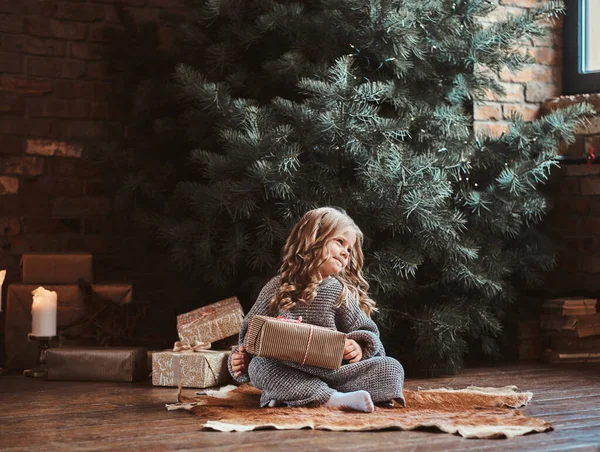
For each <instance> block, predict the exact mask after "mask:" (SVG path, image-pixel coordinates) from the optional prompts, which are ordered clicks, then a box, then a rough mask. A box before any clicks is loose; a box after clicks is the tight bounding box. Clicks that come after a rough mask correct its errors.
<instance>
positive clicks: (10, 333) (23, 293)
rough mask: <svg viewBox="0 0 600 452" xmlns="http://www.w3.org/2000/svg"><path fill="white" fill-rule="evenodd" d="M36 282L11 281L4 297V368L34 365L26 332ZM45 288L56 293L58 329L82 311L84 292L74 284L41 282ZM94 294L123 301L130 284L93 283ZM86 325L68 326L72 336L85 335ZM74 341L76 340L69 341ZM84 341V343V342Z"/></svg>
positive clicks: (129, 298) (79, 316)
mask: <svg viewBox="0 0 600 452" xmlns="http://www.w3.org/2000/svg"><path fill="white" fill-rule="evenodd" d="M38 287H39V285H37V284H36V285H29V284H11V285H10V286H8V289H7V297H6V329H5V331H6V333H5V348H6V367H7V368H9V369H25V368H29V367H34V366H35V365H37V360H38V350H37V342H35V341H33V342H29V341H28V338H27V335H28V334H29V333H31V304H32V303H33V296H32V295H31V292H32V291H33V290H35V289H36V288H38ZM44 287H45V288H46V289H48V290H53V291H55V292H56V293H57V294H58V312H57V326H58V328H57V329H58V330H59V331H60V330H61V328H64V327H65V326H67V325H70V324H73V323H77V321H78V320H80V319H82V317H83V316H84V313H85V303H84V296H85V295H84V294H83V293H82V292H81V289H80V288H79V286H77V285H72V284H70V285H45V286H44ZM92 290H93V291H94V293H96V294H98V295H99V296H102V297H103V298H104V299H107V300H111V301H113V302H114V303H119V304H125V303H130V302H131V301H132V287H131V285H130V284H94V285H92ZM88 327H89V326H88ZM85 328H86V325H85V324H80V325H75V326H73V327H72V328H69V330H68V333H69V334H70V335H73V336H85V334H86V331H85ZM73 343H74V344H76V343H77V341H74V342H73ZM84 343H85V342H84Z"/></svg>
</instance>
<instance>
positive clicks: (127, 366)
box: [46, 347, 149, 382]
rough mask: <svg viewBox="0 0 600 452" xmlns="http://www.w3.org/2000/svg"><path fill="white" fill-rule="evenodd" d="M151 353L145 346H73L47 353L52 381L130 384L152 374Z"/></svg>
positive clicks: (51, 349) (47, 362)
mask: <svg viewBox="0 0 600 452" xmlns="http://www.w3.org/2000/svg"><path fill="white" fill-rule="evenodd" d="M147 359H148V352H147V350H146V349H145V348H142V347H132V348H125V347H114V348H108V347H72V348H71V347H69V348H49V349H48V350H47V351H46V366H47V368H48V380H68V381H126V382H132V381H137V380H143V379H144V378H147V377H148V375H149V372H148V366H147Z"/></svg>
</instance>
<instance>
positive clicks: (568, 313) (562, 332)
mask: <svg viewBox="0 0 600 452" xmlns="http://www.w3.org/2000/svg"><path fill="white" fill-rule="evenodd" d="M596 305H597V300H596V299H595V298H584V297H571V298H556V299H551V300H546V301H545V302H544V304H543V305H542V315H541V317H540V328H541V330H542V331H543V332H544V334H545V336H546V337H547V339H548V345H549V347H548V348H547V349H546V350H545V351H544V353H543V358H544V359H545V360H546V361H548V362H552V363H574V362H600V314H598V313H597V306H596Z"/></svg>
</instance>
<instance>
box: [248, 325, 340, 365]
mask: <svg viewBox="0 0 600 452" xmlns="http://www.w3.org/2000/svg"><path fill="white" fill-rule="evenodd" d="M345 343H346V335H345V334H344V333H342V332H340V331H335V330H330V329H328V328H324V327H320V326H316V325H311V324H309V323H302V322H298V321H289V320H285V319H282V318H274V317H266V316H262V315H255V316H253V317H252V318H251V319H250V321H249V325H248V332H247V333H246V344H245V345H246V350H247V351H248V352H249V353H251V354H253V355H256V356H262V357H265V358H276V359H280V360H283V361H291V362H294V363H299V364H303V365H307V366H316V367H324V368H327V369H339V368H340V366H341V365H342V359H343V357H344V346H345Z"/></svg>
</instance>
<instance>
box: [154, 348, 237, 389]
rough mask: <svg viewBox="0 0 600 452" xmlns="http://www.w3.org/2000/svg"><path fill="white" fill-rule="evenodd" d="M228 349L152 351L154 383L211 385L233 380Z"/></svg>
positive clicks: (187, 385) (193, 385)
mask: <svg viewBox="0 0 600 452" xmlns="http://www.w3.org/2000/svg"><path fill="white" fill-rule="evenodd" d="M230 353H231V352H230V351H228V350H197V351H194V350H192V349H188V350H180V351H173V350H164V351H160V352H154V353H152V384H153V385H154V386H179V385H180V384H181V386H182V387H184V388H210V387H211V386H220V385H225V384H228V383H230V382H231V375H230V374H229V371H228V370H227V359H228V358H229V355H230Z"/></svg>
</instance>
